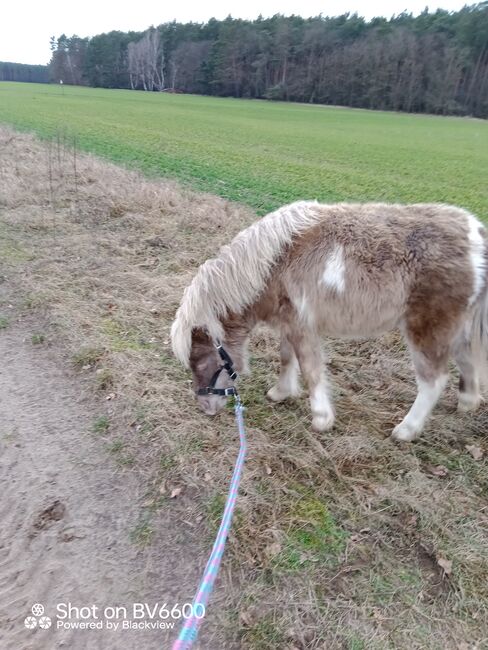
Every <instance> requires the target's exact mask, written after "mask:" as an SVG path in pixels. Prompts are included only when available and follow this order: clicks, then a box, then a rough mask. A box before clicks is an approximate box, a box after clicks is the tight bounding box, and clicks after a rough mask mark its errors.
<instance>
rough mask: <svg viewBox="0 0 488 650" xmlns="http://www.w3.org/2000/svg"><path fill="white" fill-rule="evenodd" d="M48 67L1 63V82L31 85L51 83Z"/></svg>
mask: <svg viewBox="0 0 488 650" xmlns="http://www.w3.org/2000/svg"><path fill="white" fill-rule="evenodd" d="M49 80H50V77H49V67H48V66H47V65H27V64H25V63H10V62H8V61H0V81H28V82H30V83H39V84H43V83H49Z"/></svg>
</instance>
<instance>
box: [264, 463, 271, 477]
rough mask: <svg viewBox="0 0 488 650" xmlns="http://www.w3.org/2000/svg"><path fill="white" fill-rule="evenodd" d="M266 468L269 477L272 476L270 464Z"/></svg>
mask: <svg viewBox="0 0 488 650" xmlns="http://www.w3.org/2000/svg"><path fill="white" fill-rule="evenodd" d="M264 468H265V469H266V474H267V475H268V476H270V474H271V472H272V469H271V467H270V466H269V465H268V464H266V465H265V466H264Z"/></svg>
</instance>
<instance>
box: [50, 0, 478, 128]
mask: <svg viewBox="0 0 488 650" xmlns="http://www.w3.org/2000/svg"><path fill="white" fill-rule="evenodd" d="M51 50H52V59H51V63H50V76H51V79H52V80H53V81H59V80H60V79H62V80H63V81H64V83H71V84H82V85H89V86H97V87H106V88H132V89H139V90H146V91H156V90H167V91H168V90H169V91H174V92H187V93H198V94H205V95H217V96H233V97H247V98H261V99H272V100H282V101H295V102H310V103H320V104H337V105H344V106H351V107H358V108H372V109H381V110H395V111H408V112H427V113H435V114H443V115H473V116H477V117H485V118H486V117H488V1H484V2H481V3H478V4H475V5H472V6H465V7H464V8H463V9H461V10H460V11H457V12H448V11H444V10H437V11H436V12H433V13H430V12H429V11H428V10H427V9H426V10H425V11H424V12H423V13H422V14H420V15H419V16H416V17H414V16H413V15H412V14H410V13H402V14H400V15H397V16H393V17H392V18H390V19H386V18H373V19H372V20H369V21H367V20H365V19H364V18H362V17H360V16H358V15H357V14H344V15H343V16H339V17H334V18H330V17H325V16H317V17H314V18H302V17H299V16H288V17H287V16H282V15H276V16H273V17H271V18H263V17H261V16H260V17H259V18H257V19H256V20H252V21H250V20H241V19H234V18H232V17H230V16H229V17H228V18H226V19H225V20H221V21H219V20H216V19H211V20H209V21H208V22H207V23H204V24H199V23H186V24H182V23H177V22H171V23H166V24H162V25H159V26H158V27H151V28H150V29H148V30H147V31H145V32H143V33H141V32H117V31H114V32H110V33H108V34H100V35H98V36H94V37H93V38H80V37H78V36H72V37H67V36H66V35H62V36H60V37H59V38H54V37H53V38H52V39H51Z"/></svg>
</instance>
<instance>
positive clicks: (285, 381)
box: [267, 334, 301, 402]
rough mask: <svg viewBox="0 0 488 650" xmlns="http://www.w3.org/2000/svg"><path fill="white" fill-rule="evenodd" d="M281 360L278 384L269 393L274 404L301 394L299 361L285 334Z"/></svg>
mask: <svg viewBox="0 0 488 650" xmlns="http://www.w3.org/2000/svg"><path fill="white" fill-rule="evenodd" d="M280 358H281V369H280V376H279V378H278V383H277V384H275V385H274V386H273V387H272V388H270V389H269V391H268V393H267V397H268V398H269V399H270V400H272V401H273V402H282V401H283V400H285V399H287V398H288V397H298V396H299V395H300V392H301V391H300V381H299V379H298V370H299V367H298V359H297V356H296V354H295V350H294V349H293V346H292V344H291V343H290V341H289V339H288V337H287V336H286V335H285V334H282V335H281V346H280Z"/></svg>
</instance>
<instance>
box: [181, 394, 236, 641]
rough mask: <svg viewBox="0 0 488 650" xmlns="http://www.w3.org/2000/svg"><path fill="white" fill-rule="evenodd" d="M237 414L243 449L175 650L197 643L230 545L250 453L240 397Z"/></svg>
mask: <svg viewBox="0 0 488 650" xmlns="http://www.w3.org/2000/svg"><path fill="white" fill-rule="evenodd" d="M234 412H235V416H236V422H237V429H238V431H239V442H240V446H239V455H238V456H237V461H236V464H235V467H234V472H233V474H232V480H231V482H230V488H229V494H228V496H227V502H226V504H225V508H224V514H223V516H222V522H221V524H220V528H219V532H218V533H217V537H216V539H215V542H214V545H213V548H212V552H211V554H210V557H209V558H208V562H207V566H206V567H205V571H204V573H203V577H202V580H201V582H200V586H199V588H198V591H197V594H196V596H195V599H194V600H193V607H192V615H191V617H189V618H187V619H186V620H185V623H184V625H183V627H182V628H181V632H180V635H179V637H178V639H177V640H176V641H175V642H174V643H173V646H172V650H188V649H189V648H191V646H192V645H193V643H194V642H195V641H196V638H197V636H198V631H199V628H200V624H201V622H202V620H203V617H204V614H205V612H206V609H207V603H208V601H209V598H210V594H211V593H212V589H213V586H214V583H215V579H216V578H217V574H218V572H219V568H220V564H221V562H222V556H223V554H224V548H225V542H226V541H227V537H228V535H229V531H230V526H231V523H232V516H233V514H234V509H235V505H236V500H237V493H238V491H239V484H240V482H241V474H242V468H243V467H244V459H245V457H246V449H247V442H246V432H245V429H244V417H243V412H244V407H243V405H242V403H241V400H240V398H239V395H236V397H235V406H234ZM199 612H202V616H197V615H196V614H198V613H199Z"/></svg>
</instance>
